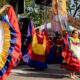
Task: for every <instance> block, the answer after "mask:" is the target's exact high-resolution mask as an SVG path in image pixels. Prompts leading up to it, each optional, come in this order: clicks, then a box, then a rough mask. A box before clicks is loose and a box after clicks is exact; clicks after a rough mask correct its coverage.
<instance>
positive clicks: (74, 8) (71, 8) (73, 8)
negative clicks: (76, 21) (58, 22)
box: [66, 0, 80, 18]
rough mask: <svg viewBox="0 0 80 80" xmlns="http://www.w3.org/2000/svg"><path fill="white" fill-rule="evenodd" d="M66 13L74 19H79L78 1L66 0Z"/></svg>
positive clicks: (79, 8)
mask: <svg viewBox="0 0 80 80" xmlns="http://www.w3.org/2000/svg"><path fill="white" fill-rule="evenodd" d="M66 2H67V10H68V13H69V14H71V15H72V16H73V17H75V18H80V0H66Z"/></svg>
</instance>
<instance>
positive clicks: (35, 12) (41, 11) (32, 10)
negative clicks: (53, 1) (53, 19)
mask: <svg viewBox="0 0 80 80" xmlns="http://www.w3.org/2000/svg"><path fill="white" fill-rule="evenodd" d="M25 1H26V2H25V7H26V9H25V14H24V15H25V16H27V17H28V18H30V19H32V20H33V23H34V25H35V27H37V26H39V25H41V24H44V23H45V21H46V20H45V18H46V8H45V6H44V5H37V4H35V0H25ZM48 9H49V8H48ZM48 11H49V10H48ZM48 16H50V13H49V12H48ZM48 16H47V17H48ZM48 19H49V17H48ZM48 22H49V20H48Z"/></svg>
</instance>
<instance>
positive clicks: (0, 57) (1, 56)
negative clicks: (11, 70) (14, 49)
mask: <svg viewBox="0 0 80 80" xmlns="http://www.w3.org/2000/svg"><path fill="white" fill-rule="evenodd" d="M1 24H2V27H3V31H4V42H3V49H2V52H1V53H0V70H1V69H2V68H3V67H4V65H5V63H6V61H7V57H8V55H9V53H8V50H9V47H10V39H11V37H10V30H9V25H7V24H6V23H4V22H2V21H1Z"/></svg>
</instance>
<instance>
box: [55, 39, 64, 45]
mask: <svg viewBox="0 0 80 80" xmlns="http://www.w3.org/2000/svg"><path fill="white" fill-rule="evenodd" d="M55 44H56V45H63V40H60V39H56V41H55Z"/></svg>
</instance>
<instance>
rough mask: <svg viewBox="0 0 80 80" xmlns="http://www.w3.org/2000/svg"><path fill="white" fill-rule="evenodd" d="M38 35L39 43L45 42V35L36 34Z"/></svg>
mask: <svg viewBox="0 0 80 80" xmlns="http://www.w3.org/2000/svg"><path fill="white" fill-rule="evenodd" d="M36 36H37V40H38V43H39V44H43V41H44V36H43V34H41V35H40V34H36Z"/></svg>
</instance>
